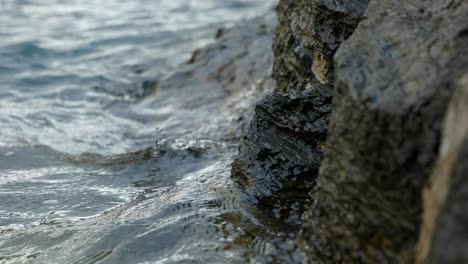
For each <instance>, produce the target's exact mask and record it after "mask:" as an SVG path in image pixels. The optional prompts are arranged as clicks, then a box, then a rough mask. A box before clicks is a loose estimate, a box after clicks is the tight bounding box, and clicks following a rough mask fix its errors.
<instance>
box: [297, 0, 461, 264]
mask: <svg viewBox="0 0 468 264" xmlns="http://www.w3.org/2000/svg"><path fill="white" fill-rule="evenodd" d="M364 16H365V17H366V19H365V20H364V21H362V22H361V23H360V25H359V27H358V28H357V29H356V31H355V32H354V33H353V35H352V36H351V37H350V38H349V40H348V41H346V42H345V43H344V44H342V45H341V47H340V49H339V50H338V52H337V54H336V56H335V66H336V67H335V70H336V72H335V78H336V82H335V86H336V91H337V93H338V95H336V96H335V99H334V102H333V105H334V106H333V114H332V118H331V120H330V134H329V140H328V142H327V148H326V157H325V160H324V162H323V164H322V167H321V169H320V175H319V178H318V182H317V186H316V188H315V191H314V192H313V193H312V196H313V199H314V202H313V204H312V205H311V208H310V209H309V210H308V212H306V213H305V215H304V227H303V231H302V238H303V240H304V243H303V244H304V248H305V250H306V253H307V254H308V257H309V260H310V261H311V262H318V263H401V262H411V261H412V260H413V259H414V258H415V244H416V242H417V239H418V235H419V228H420V224H421V213H422V206H421V205H422V199H421V192H422V189H423V186H424V184H425V183H426V181H427V180H428V178H429V175H430V174H431V169H432V167H433V166H434V164H435V161H436V159H437V156H438V149H439V145H440V138H441V129H442V125H441V124H442V120H443V118H444V115H445V112H446V110H447V106H448V103H449V100H450V96H451V94H452V93H453V91H454V90H455V88H456V87H457V85H458V82H459V80H460V79H461V78H462V76H464V74H466V71H467V69H468V54H467V52H466V47H467V46H468V33H467V32H468V2H467V1H464V0H451V1H438V0H425V1H424V0H409V1H394V0H384V1H371V3H370V4H369V7H368V10H367V11H366V14H365V15H364ZM457 164H458V163H457ZM457 168H461V167H460V166H458V167H457ZM461 169H463V168H461ZM455 171H456V169H455ZM462 174H463V173H462ZM462 174H457V173H456V172H455V173H454V176H453V177H454V181H455V179H457V177H456V175H462ZM460 192H461V195H462V194H464V192H463V190H461V191H460ZM451 195H452V193H450V194H449V195H448V196H449V197H452V196H451ZM453 195H454V197H453V198H452V199H453V200H454V201H458V202H462V201H463V199H461V195H457V194H456V193H453ZM450 199H451V198H448V200H450ZM447 208H451V206H450V205H446V206H444V213H447V212H448V213H447V214H448V215H446V217H444V214H443V215H442V217H441V218H440V219H439V222H438V225H440V226H441V227H440V228H444V223H449V222H450V221H452V222H453V221H455V219H456V221H461V220H460V219H457V218H456V217H454V216H456V214H457V212H456V210H459V209H456V208H455V209H453V210H452V211H450V209H447ZM445 228H446V229H447V231H449V232H454V231H456V230H457V228H465V226H463V227H456V226H453V225H452V224H448V225H446V227H445ZM441 230H442V229H441ZM441 232H442V231H441ZM441 234H443V235H442V236H438V232H436V235H435V243H434V249H435V251H434V252H433V254H434V256H436V259H437V260H439V263H446V262H444V261H445V260H446V259H447V256H446V255H445V256H444V252H443V250H440V247H442V246H441V245H443V243H444V239H445V240H447V237H446V235H447V233H446V232H442V233H441ZM438 241H440V243H439V242H438ZM453 243H455V242H453ZM438 245H439V247H437V246H438ZM437 249H439V251H437ZM439 256H440V258H439Z"/></svg>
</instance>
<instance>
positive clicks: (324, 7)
mask: <svg viewBox="0 0 468 264" xmlns="http://www.w3.org/2000/svg"><path fill="white" fill-rule="evenodd" d="M367 2H368V0H353V1H327V0H314V1H312V2H310V1H291V0H282V1H280V3H279V6H278V8H277V15H278V17H279V26H278V28H277V30H276V35H275V40H274V44H273V49H274V54H275V63H274V68H273V72H274V77H275V80H276V81H277V82H278V86H277V88H276V93H275V94H272V95H269V96H267V97H266V98H265V99H263V100H262V101H261V102H260V103H259V104H258V105H257V107H256V113H255V117H254V119H253V121H252V122H251V124H250V127H249V128H248V132H247V135H246V137H245V138H244V140H243V141H242V142H241V144H240V147H239V154H238V157H237V159H236V160H235V162H234V164H233V169H232V176H233V177H234V178H236V179H238V180H239V182H240V183H241V184H242V185H243V187H245V189H246V190H247V192H248V193H250V194H251V195H252V197H255V198H256V199H259V201H258V203H259V205H260V206H259V207H262V208H265V209H266V211H274V212H279V211H280V213H275V214H276V216H277V217H280V218H286V219H290V218H291V215H290V214H289V213H288V209H284V208H295V209H294V214H297V213H301V212H302V209H303V207H304V204H305V203H304V201H305V200H306V199H307V198H308V195H307V193H308V192H309V191H310V190H311V188H312V186H314V183H315V178H316V177H317V174H318V168H319V166H320V164H321V161H322V157H323V150H322V145H323V143H324V141H325V139H326V135H327V133H328V120H329V115H330V112H331V110H332V108H331V100H332V93H333V87H332V86H331V85H330V83H331V81H332V78H331V72H332V70H333V62H332V57H333V54H334V52H335V51H336V49H337V48H338V46H339V44H340V43H341V42H343V41H344V40H345V39H346V38H347V37H348V36H349V35H350V34H351V33H352V32H353V30H354V29H355V27H356V26H357V23H358V22H359V20H360V18H361V15H362V14H363V12H364V10H365V7H366V5H367ZM286 92H288V94H287V95H283V96H282V95H280V94H284V93H286ZM297 204H299V205H300V206H297ZM298 207H299V208H300V209H298V210H296V208H298ZM278 208H282V209H281V210H279V209H278ZM296 222H297V221H296Z"/></svg>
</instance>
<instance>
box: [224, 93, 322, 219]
mask: <svg viewBox="0 0 468 264" xmlns="http://www.w3.org/2000/svg"><path fill="white" fill-rule="evenodd" d="M309 89H310V90H309V91H308V92H301V93H298V94H296V95H290V96H282V95H280V94H270V95H268V96H266V97H265V98H264V99H262V100H261V101H260V102H259V103H258V104H257V106H256V108H255V117H254V119H253V120H252V122H251V123H250V127H249V130H248V132H247V135H246V136H245V137H244V139H243V140H242V143H241V144H240V147H239V155H238V156H237V159H236V160H235V162H234V164H233V169H232V173H233V175H234V176H235V177H236V178H237V179H239V180H240V182H241V183H242V185H243V186H244V187H245V188H246V189H247V191H248V192H249V193H250V194H252V195H253V196H254V197H259V198H263V197H271V196H273V195H274V200H273V201H270V200H268V199H266V200H261V202H263V203H274V204H275V203H280V204H282V205H283V206H282V207H285V203H286V204H288V203H289V202H291V203H295V202H297V201H298V199H306V198H307V193H308V192H309V191H310V188H311V187H312V186H313V184H314V182H315V178H316V176H317V173H318V168H319V165H320V163H321V160H322V156H323V153H322V151H321V143H322V142H323V141H324V140H325V137H326V134H327V132H328V129H327V124H328V117H329V113H330V111H331V95H330V87H328V86H326V85H315V86H312V85H310V86H309ZM278 205H279V204H278ZM277 207H280V206H277ZM286 207H289V206H286ZM269 208H271V206H270V207H269ZM278 210H279V211H278ZM276 211H277V214H278V216H280V217H289V215H288V212H287V211H286V212H282V211H281V209H276Z"/></svg>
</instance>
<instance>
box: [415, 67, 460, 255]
mask: <svg viewBox="0 0 468 264" xmlns="http://www.w3.org/2000/svg"><path fill="white" fill-rule="evenodd" d="M467 120H468V70H466V73H465V75H464V76H463V77H462V78H460V81H459V82H458V85H457V89H456V91H455V93H454V95H453V97H452V100H451V103H450V105H449V107H448V110H447V113H446V116H445V121H444V127H443V131H442V143H441V146H440V150H439V158H438V161H437V164H436V167H435V169H434V171H433V173H432V175H431V177H430V179H429V182H428V183H427V184H426V187H425V188H424V192H423V202H424V203H423V206H424V207H423V208H424V214H423V224H422V226H421V229H420V234H419V241H418V247H417V263H427V262H429V260H434V261H433V262H434V263H467V262H468V252H467V251H466V248H467V247H468V234H467V232H466V230H467V224H466V223H468V214H467V213H466V211H467V210H466V202H467V200H468V189H467V186H468V185H467V179H468V178H467V177H466V175H467V172H468V166H467V163H466V161H467V160H468V122H467Z"/></svg>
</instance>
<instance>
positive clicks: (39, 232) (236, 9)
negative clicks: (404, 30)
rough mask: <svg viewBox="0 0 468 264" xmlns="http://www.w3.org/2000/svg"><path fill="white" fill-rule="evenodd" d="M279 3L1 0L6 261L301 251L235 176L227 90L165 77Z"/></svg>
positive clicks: (0, 235) (146, 259)
mask: <svg viewBox="0 0 468 264" xmlns="http://www.w3.org/2000/svg"><path fill="white" fill-rule="evenodd" d="M274 2H275V1H273V0H271V1H270V0H268V1H266V0H265V1H258V0H237V1H235V0H226V1H224V0H223V1H220V0H202V1H201V0H134V1H123V0H105V1H96V0H0V263H222V262H226V263H246V262H252V263H257V262H259V263H263V262H265V263H266V262H274V261H277V262H282V261H286V260H289V261H293V260H297V259H300V256H297V255H300V254H299V253H297V250H296V248H295V245H294V242H293V238H292V237H293V234H289V233H288V232H284V230H281V228H279V230H275V229H274V228H273V226H274V225H271V226H272V227H271V228H269V227H268V222H269V221H270V219H268V217H266V220H262V213H261V212H259V211H258V209H257V208H256V207H255V205H254V203H251V202H249V201H250V200H251V199H248V198H242V197H243V195H244V194H243V193H242V190H240V189H239V188H238V186H236V185H235V183H234V182H233V181H232V179H230V177H229V174H230V164H231V162H232V160H233V157H234V155H235V153H236V147H237V143H238V140H239V136H237V137H235V136H234V137H233V138H229V136H228V135H229V131H228V130H229V125H230V124H231V123H230V122H232V120H229V119H230V118H233V116H230V114H229V113H230V112H229V111H225V112H222V113H219V111H220V110H219V109H221V108H223V107H224V106H225V105H226V100H227V99H226V98H227V97H226V94H225V92H213V91H214V90H210V89H211V88H210V87H205V86H203V85H198V86H197V85H195V86H194V87H190V88H186V89H181V87H185V86H190V85H191V84H184V83H182V84H181V83H177V84H174V85H172V82H171V81H166V82H165V83H164V84H163V85H162V86H163V88H161V90H160V91H159V92H158V89H156V88H155V87H162V86H161V85H160V86H158V80H161V79H164V78H165V76H172V77H171V78H166V80H175V81H174V82H176V81H177V80H184V71H181V66H180V65H183V64H185V63H186V61H187V60H189V58H190V57H191V54H192V51H193V50H195V49H196V48H200V47H204V46H206V45H209V44H211V43H213V42H214V41H215V40H214V34H215V32H216V29H218V28H221V27H223V28H229V27H231V26H233V25H235V24H237V23H238V22H239V21H240V20H248V19H251V18H254V17H257V16H262V15H264V14H266V13H267V12H271V11H270V10H271V9H272V7H273V5H274ZM264 48H265V49H270V48H271V47H269V46H266V47H264ZM206 67H207V68H209V65H207V66H206ZM179 75H180V76H181V77H180V78H179V77H177V76H179ZM192 86H193V85H192ZM202 86H203V87H202ZM223 109H224V108H223ZM236 118H237V116H236Z"/></svg>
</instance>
